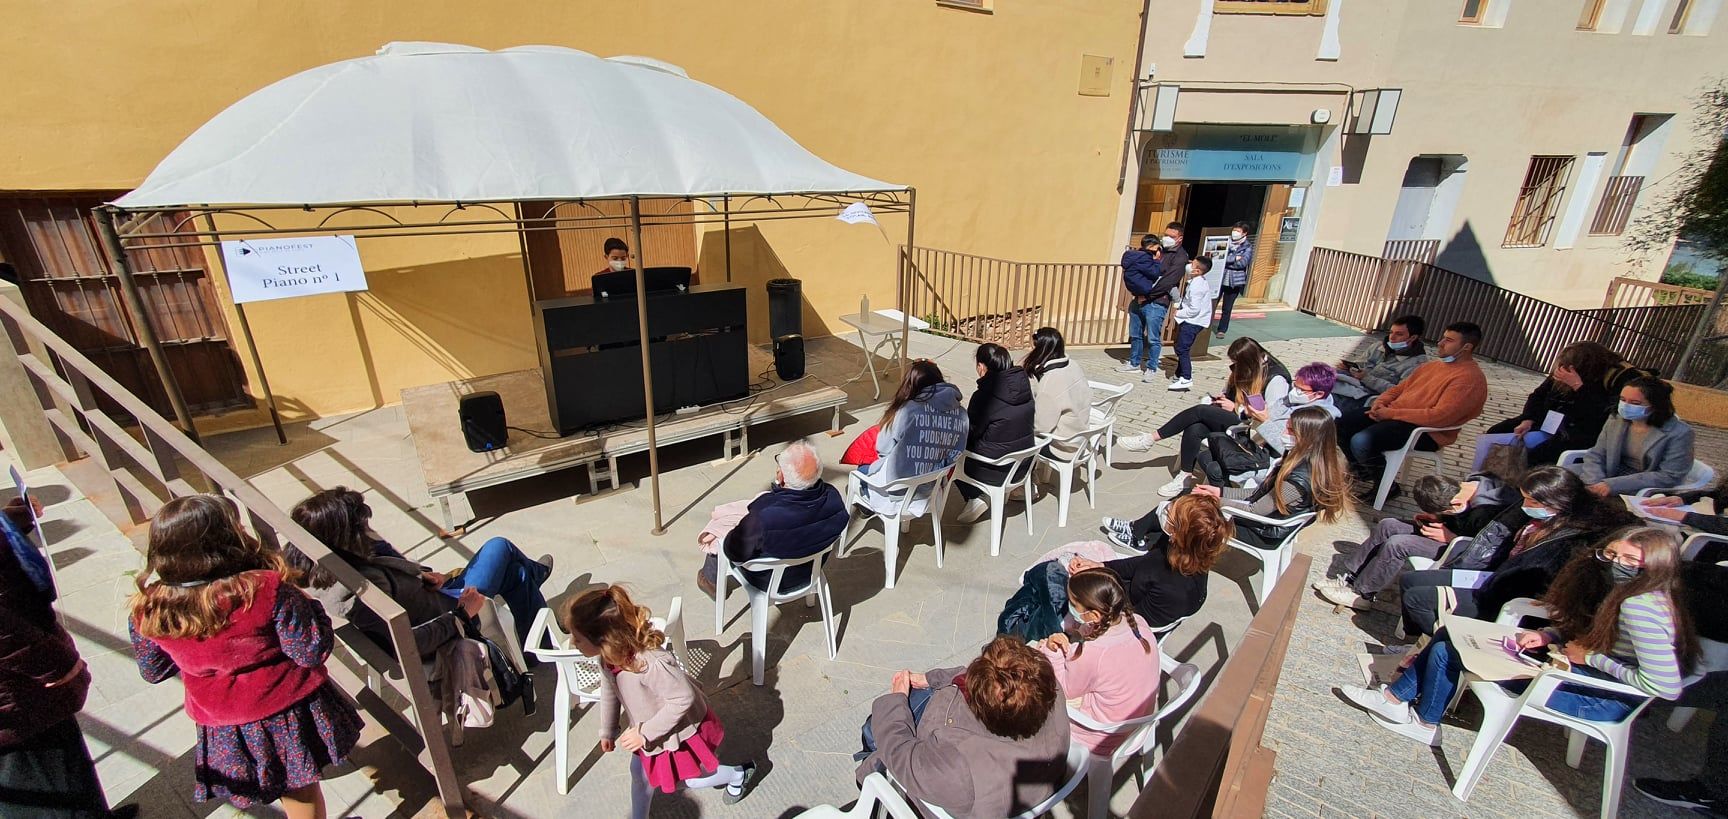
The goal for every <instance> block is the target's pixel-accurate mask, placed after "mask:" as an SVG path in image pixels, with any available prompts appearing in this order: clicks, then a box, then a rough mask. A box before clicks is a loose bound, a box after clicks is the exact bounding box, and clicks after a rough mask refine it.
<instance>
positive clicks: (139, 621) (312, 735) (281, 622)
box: [131, 495, 361, 819]
mask: <svg viewBox="0 0 1728 819" xmlns="http://www.w3.org/2000/svg"><path fill="white" fill-rule="evenodd" d="M145 563H146V565H145V572H144V573H143V574H142V575H140V576H139V578H138V594H137V595H136V596H134V597H133V598H132V624H131V626H132V649H133V652H134V653H135V654H136V655H137V659H138V668H139V669H140V671H141V672H142V673H143V675H144V679H146V680H149V681H150V682H152V683H156V682H161V681H163V680H165V679H168V678H169V677H172V676H174V675H175V674H179V675H180V679H181V682H182V683H183V684H184V685H185V686H186V714H187V716H190V717H191V718H192V721H193V722H194V723H197V725H198V745H197V748H196V749H195V751H194V766H193V776H194V778H195V782H194V784H193V792H192V793H193V797H194V798H196V799H198V800H199V801H204V800H209V799H225V800H227V801H229V802H231V803H233V804H234V805H235V806H237V807H240V808H246V807H249V806H251V805H254V804H263V803H268V802H275V801H277V800H281V802H282V807H283V809H284V810H285V811H286V812H287V813H288V816H289V817H291V819H323V817H324V815H325V814H324V795H323V791H322V790H321V789H320V787H319V784H318V781H319V779H320V771H321V770H322V769H323V768H324V766H326V765H332V764H336V763H339V762H342V761H343V760H345V759H346V758H347V756H348V752H349V751H350V750H352V749H353V747H354V744H355V742H356V741H357V740H358V739H359V737H360V726H361V723H360V715H359V714H358V713H357V712H355V710H354V706H353V705H351V704H350V703H349V702H348V700H347V699H346V698H345V697H343V696H342V693H341V692H340V691H339V690H337V688H336V686H335V685H334V684H333V683H331V682H330V680H329V677H328V675H327V674H326V673H325V670H324V661H325V659H326V658H327V657H329V656H330V649H331V647H332V645H333V644H334V638H333V636H332V634H331V630H330V618H329V617H328V616H327V615H326V614H325V613H324V609H323V608H321V607H320V606H319V605H318V604H317V603H315V602H313V601H312V599H311V598H309V597H307V596H306V595H305V594H304V593H302V592H301V591H300V590H299V589H297V588H295V587H294V586H292V585H290V584H289V583H288V582H287V581H286V580H284V578H283V575H284V574H285V573H286V572H287V569H286V567H285V566H284V565H283V563H282V559H281V557H280V556H278V555H277V554H276V553H274V552H272V551H269V550H267V549H265V548H263V547H262V546H260V545H259V543H258V542H257V541H256V540H255V539H253V538H252V537H251V536H249V535H247V534H246V533H245V532H244V531H243V530H241V529H240V528H239V527H238V526H237V525H236V524H235V522H234V519H233V517H232V516H231V515H230V512H229V511H228V509H227V505H226V502H225V500H224V499H223V498H218V497H213V496H210V495H192V496H188V497H184V498H176V499H174V500H172V501H169V502H168V504H167V505H165V506H163V507H162V510H161V511H160V512H157V513H156V519H155V520H154V521H152V522H151V524H150V551H149V554H148V556H147V558H146V561H145Z"/></svg>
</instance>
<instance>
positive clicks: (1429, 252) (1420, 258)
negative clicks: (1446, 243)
mask: <svg viewBox="0 0 1728 819" xmlns="http://www.w3.org/2000/svg"><path fill="white" fill-rule="evenodd" d="M1380 255H1381V256H1383V257H1385V258H1388V259H1397V260H1401V261H1411V262H1422V263H1424V264H1433V263H1434V260H1435V259H1437V258H1439V257H1440V240H1439V239H1387V240H1386V247H1385V248H1384V249H1382V250H1381V251H1380Z"/></svg>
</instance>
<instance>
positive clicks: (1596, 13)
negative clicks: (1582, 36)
mask: <svg viewBox="0 0 1728 819" xmlns="http://www.w3.org/2000/svg"><path fill="white" fill-rule="evenodd" d="M1607 4H1608V0H1584V10H1583V11H1582V12H1581V13H1579V15H1578V30H1579V31H1595V30H1596V25H1597V24H1598V23H1600V22H1602V7H1603V6H1605V5H1607Z"/></svg>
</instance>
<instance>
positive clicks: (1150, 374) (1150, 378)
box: [1140, 367, 1164, 384]
mask: <svg viewBox="0 0 1728 819" xmlns="http://www.w3.org/2000/svg"><path fill="white" fill-rule="evenodd" d="M1163 377H1164V371H1163V370H1160V369H1157V368H1156V367H1154V368H1152V369H1149V370H1147V371H1145V372H1143V373H1141V374H1140V382H1141V383H1143V384H1156V383H1158V379H1160V378H1163Z"/></svg>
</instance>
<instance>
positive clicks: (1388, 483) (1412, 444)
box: [1374, 424, 1464, 509]
mask: <svg viewBox="0 0 1728 819" xmlns="http://www.w3.org/2000/svg"><path fill="white" fill-rule="evenodd" d="M1463 428H1464V425H1463V424H1459V425H1457V426H1454V427H1417V428H1415V429H1413V430H1411V431H1410V437H1409V438H1407V439H1405V441H1404V446H1402V447H1399V448H1398V449H1394V450H1391V451H1389V452H1384V453H1381V454H1383V455H1385V456H1386V470H1385V471H1384V472H1382V473H1381V474H1380V491H1378V492H1375V493H1374V508H1375V509H1379V508H1381V507H1383V506H1385V505H1386V496H1387V495H1389V494H1391V493H1392V486H1393V485H1394V484H1396V483H1398V473H1399V472H1402V471H1403V470H1404V462H1405V461H1408V460H1409V459H1410V456H1412V455H1427V456H1430V457H1432V458H1433V459H1434V474H1436V475H1438V474H1440V452H1441V451H1442V450H1444V449H1445V447H1440V449H1436V450H1434V451H1433V452H1427V451H1424V450H1419V449H1417V448H1416V444H1417V443H1418V442H1419V441H1421V440H1422V436H1423V435H1426V434H1428V433H1430V432H1452V431H1454V430H1460V429H1463Z"/></svg>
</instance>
